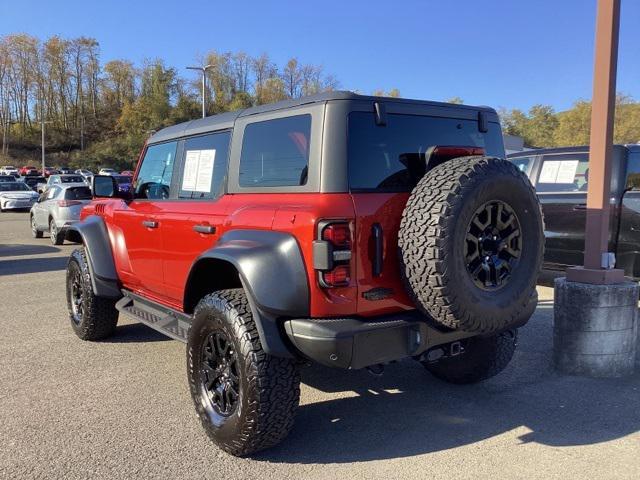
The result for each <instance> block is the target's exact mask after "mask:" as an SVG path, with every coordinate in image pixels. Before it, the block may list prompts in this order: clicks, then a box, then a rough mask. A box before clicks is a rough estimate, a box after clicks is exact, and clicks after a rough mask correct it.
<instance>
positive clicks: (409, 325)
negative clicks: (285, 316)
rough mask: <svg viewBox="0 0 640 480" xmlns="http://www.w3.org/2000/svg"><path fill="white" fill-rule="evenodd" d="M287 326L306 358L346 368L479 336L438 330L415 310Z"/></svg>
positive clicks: (301, 321)
mask: <svg viewBox="0 0 640 480" xmlns="http://www.w3.org/2000/svg"><path fill="white" fill-rule="evenodd" d="M284 328H285V331H286V333H287V335H288V336H289V339H290V340H291V342H292V343H293V345H294V346H295V347H296V348H297V349H298V350H299V351H300V352H301V353H302V354H303V355H304V356H305V357H307V358H309V359H311V360H313V361H316V362H318V363H321V364H323V365H327V366H330V367H336V368H345V369H359V368H364V367H369V366H372V365H377V364H381V363H387V362H392V361H395V360H401V359H403V358H407V357H413V356H417V355H420V354H422V353H423V352H425V351H427V350H428V349H430V348H433V347H435V346H437V345H443V344H447V343H450V342H454V341H457V340H460V339H463V338H468V337H472V336H474V335H477V334H475V333H469V332H461V331H446V332H445V331H441V330H438V329H436V328H435V327H431V326H430V325H429V324H427V323H426V321H425V318H424V317H423V316H422V315H421V314H420V313H419V312H417V311H416V310H410V311H405V312H401V313H397V314H393V315H386V316H382V317H376V318H375V319H362V318H328V319H292V320H286V321H285V322H284Z"/></svg>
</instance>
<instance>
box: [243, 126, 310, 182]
mask: <svg viewBox="0 0 640 480" xmlns="http://www.w3.org/2000/svg"><path fill="white" fill-rule="evenodd" d="M310 137H311V115H296V116H293V117H286V118H279V119H276V120H267V121H264V122H256V123H251V124H249V125H247V126H246V127H245V129H244V137H243V140H242V154H241V156H240V177H239V182H240V186H241V187H286V186H299V185H305V184H306V183H307V172H308V164H309V140H310Z"/></svg>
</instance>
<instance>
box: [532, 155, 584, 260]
mask: <svg viewBox="0 0 640 480" xmlns="http://www.w3.org/2000/svg"><path fill="white" fill-rule="evenodd" d="M588 162H589V154H588V153H587V152H575V153H560V154H558V153H555V154H547V155H543V156H542V163H541V165H540V168H539V169H538V173H537V179H536V180H537V181H536V192H537V194H538V199H539V200H540V204H541V205H542V212H543V214H544V224H545V232H544V234H545V256H544V258H545V266H546V268H551V269H559V270H564V269H565V268H566V267H567V266H573V265H582V263H583V258H584V254H583V252H584V231H585V224H586V213H587V186H588V179H589V168H588V167H589V164H588Z"/></svg>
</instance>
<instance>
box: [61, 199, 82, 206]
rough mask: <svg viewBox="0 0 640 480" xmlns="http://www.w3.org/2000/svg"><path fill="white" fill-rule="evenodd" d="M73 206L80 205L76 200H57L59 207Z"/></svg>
mask: <svg viewBox="0 0 640 480" xmlns="http://www.w3.org/2000/svg"><path fill="white" fill-rule="evenodd" d="M74 205H82V202H80V201H78V200H58V206H59V207H73V206H74Z"/></svg>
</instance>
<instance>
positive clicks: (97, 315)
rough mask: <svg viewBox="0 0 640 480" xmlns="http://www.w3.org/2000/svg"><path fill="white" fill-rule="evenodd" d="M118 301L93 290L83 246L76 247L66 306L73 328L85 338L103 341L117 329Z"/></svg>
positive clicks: (71, 262) (71, 258)
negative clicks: (116, 306) (98, 294)
mask: <svg viewBox="0 0 640 480" xmlns="http://www.w3.org/2000/svg"><path fill="white" fill-rule="evenodd" d="M115 304H116V300H115V299H112V298H105V297H98V296H97V295H95V294H94V293H93V287H92V286H91V274H90V272H89V265H88V264H87V257H86V254H85V252H84V248H79V249H77V250H74V251H73V252H72V253H71V257H69V263H68V264H67V308H68V309H69V319H70V321H71V327H72V328H73V331H74V332H75V333H76V335H77V336H78V337H80V338H81V339H82V340H102V339H104V338H107V337H109V336H110V335H111V334H113V332H114V331H115V329H116V325H117V323H118V311H117V310H116V308H115Z"/></svg>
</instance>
